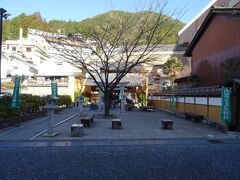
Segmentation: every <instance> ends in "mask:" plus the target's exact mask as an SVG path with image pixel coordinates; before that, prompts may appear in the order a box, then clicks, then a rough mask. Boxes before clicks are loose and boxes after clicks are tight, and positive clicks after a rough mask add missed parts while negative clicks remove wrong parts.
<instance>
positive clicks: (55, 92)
mask: <svg viewBox="0 0 240 180" xmlns="http://www.w3.org/2000/svg"><path fill="white" fill-rule="evenodd" d="M51 89H52V96H53V97H57V95H58V86H57V83H55V82H52V83H51Z"/></svg>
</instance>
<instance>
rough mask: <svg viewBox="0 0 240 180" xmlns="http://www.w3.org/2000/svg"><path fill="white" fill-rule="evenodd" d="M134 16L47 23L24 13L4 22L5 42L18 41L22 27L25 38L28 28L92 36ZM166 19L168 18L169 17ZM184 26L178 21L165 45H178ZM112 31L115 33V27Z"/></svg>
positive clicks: (119, 14)
mask: <svg viewBox="0 0 240 180" xmlns="http://www.w3.org/2000/svg"><path fill="white" fill-rule="evenodd" d="M145 14H146V12H140V13H138V16H144V15H145ZM134 15H136V14H134V13H129V12H124V11H110V12H107V13H104V14H100V15H98V16H95V17H93V18H88V19H85V20H83V21H79V22H77V21H63V20H51V21H49V22H47V21H46V20H44V19H43V18H42V16H41V14H40V13H39V12H37V13H34V14H31V15H26V14H24V13H22V14H20V15H19V16H16V17H14V18H12V19H11V20H5V21H4V27H3V40H7V39H18V36H19V28H20V27H22V28H23V32H24V34H23V35H24V36H26V34H27V29H28V28H34V29H39V30H43V31H51V32H59V31H61V32H62V33H81V34H83V35H85V36H91V35H90V34H89V29H92V28H93V27H97V26H100V25H102V24H104V23H105V21H106V20H110V21H111V22H112V23H113V24H114V23H116V22H117V18H119V17H121V18H125V19H131V18H133V17H136V16H134ZM155 16H157V14H156V13H152V18H154V17H155ZM165 17H166V18H168V17H167V16H165ZM136 20H137V19H136ZM173 22H174V20H173V19H171V18H168V21H166V22H165V23H164V24H163V26H162V27H161V28H160V29H159V31H158V33H163V34H164V33H165V32H164V31H166V29H169V28H167V26H168V25H169V26H170V24H172V23H173ZM183 25H184V24H183V23H182V22H180V21H177V22H176V25H175V26H174V28H172V32H171V33H170V34H169V36H168V37H166V39H165V41H164V42H163V43H165V44H172V43H176V41H177V32H178V31H179V30H180V29H181V28H182V27H183ZM112 30H113V31H114V26H113V29H112ZM142 43H144V40H142Z"/></svg>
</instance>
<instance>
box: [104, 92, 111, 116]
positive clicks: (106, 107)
mask: <svg viewBox="0 0 240 180" xmlns="http://www.w3.org/2000/svg"><path fill="white" fill-rule="evenodd" d="M110 95H111V93H110V92H105V93H104V116H109V115H110V106H111V103H110Z"/></svg>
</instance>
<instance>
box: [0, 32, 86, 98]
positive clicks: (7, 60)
mask: <svg viewBox="0 0 240 180" xmlns="http://www.w3.org/2000/svg"><path fill="white" fill-rule="evenodd" d="M22 34H23V32H22V29H20V33H19V39H18V40H7V41H5V42H4V44H3V47H2V50H3V54H4V63H3V64H2V69H3V70H4V71H2V72H3V73H2V75H3V76H2V77H4V78H6V77H7V76H14V75H19V76H24V77H25V78H26V77H28V79H27V80H26V81H24V85H25V86H24V88H22V89H21V93H26V94H34V95H40V96H41V95H42V96H43V95H49V94H51V81H52V80H53V81H55V82H57V83H58V93H59V95H70V96H71V97H72V99H73V98H74V91H75V83H76V81H75V77H76V76H79V74H80V73H81V70H80V69H79V68H77V67H75V66H73V65H72V64H70V63H68V62H67V61H66V60H65V59H64V58H63V57H62V56H60V55H59V54H60V53H59V52H58V51H57V50H56V49H55V48H53V47H52V46H51V45H50V44H49V43H48V41H47V40H46V39H45V38H46V37H45V36H46V35H49V36H61V35H60V34H54V33H48V32H43V31H39V30H34V29H29V30H28V36H27V38H23V37H22Z"/></svg>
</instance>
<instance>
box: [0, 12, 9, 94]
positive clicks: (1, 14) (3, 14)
mask: <svg viewBox="0 0 240 180" xmlns="http://www.w3.org/2000/svg"><path fill="white" fill-rule="evenodd" d="M8 16H10V14H8V13H7V11H6V10H5V9H3V8H0V96H1V94H2V72H1V59H2V26H3V18H4V19H6V18H7V17H8Z"/></svg>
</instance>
